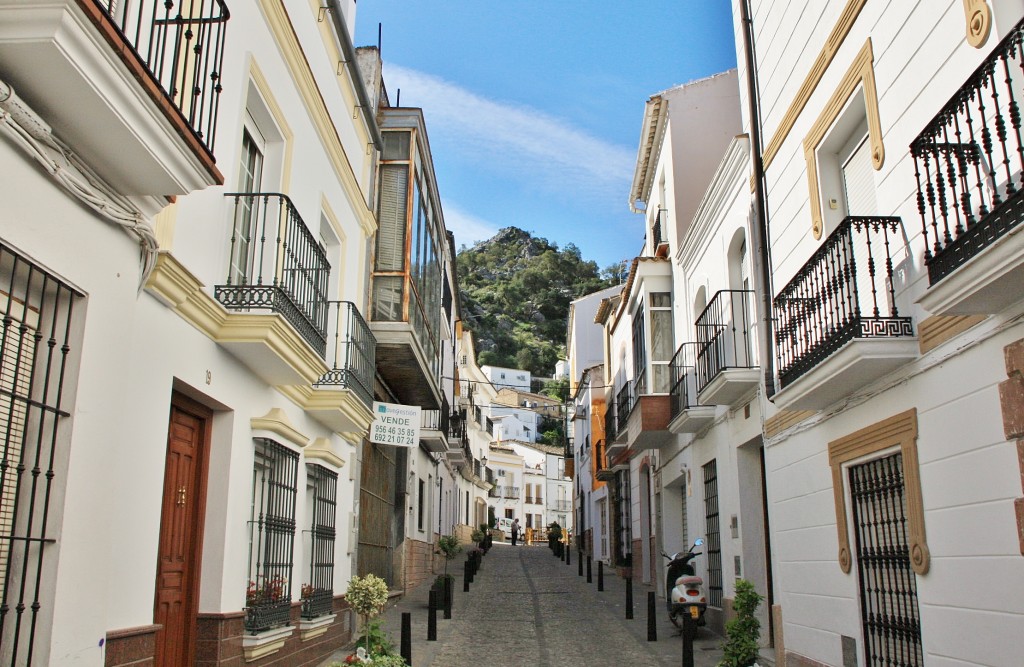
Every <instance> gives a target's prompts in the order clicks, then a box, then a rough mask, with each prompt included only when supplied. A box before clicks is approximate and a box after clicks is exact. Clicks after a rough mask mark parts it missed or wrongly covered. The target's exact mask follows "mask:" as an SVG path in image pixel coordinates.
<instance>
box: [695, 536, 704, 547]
mask: <svg viewBox="0 0 1024 667" xmlns="http://www.w3.org/2000/svg"><path fill="white" fill-rule="evenodd" d="M702 544H704V538H703V537H698V538H697V539H695V540H694V541H693V546H695V547H699V546H700V545H702Z"/></svg>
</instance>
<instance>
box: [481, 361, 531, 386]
mask: <svg viewBox="0 0 1024 667" xmlns="http://www.w3.org/2000/svg"><path fill="white" fill-rule="evenodd" d="M480 370H481V372H483V374H484V377H486V378H487V379H488V381H490V383H491V384H492V385H494V386H495V388H497V389H501V388H502V387H508V388H509V389H515V390H517V391H530V371H526V370H523V369H521V368H502V367H500V366H481V367H480Z"/></svg>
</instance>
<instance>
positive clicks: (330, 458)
mask: <svg viewBox="0 0 1024 667" xmlns="http://www.w3.org/2000/svg"><path fill="white" fill-rule="evenodd" d="M302 455H303V456H305V457H306V460H307V461H309V460H310V459H314V460H319V461H324V462H326V463H329V464H331V465H332V466H334V467H335V468H343V467H344V466H345V459H343V458H341V457H340V456H338V455H337V454H335V453H334V449H333V448H332V447H331V441H330V440H328V439H327V438H315V439H314V440H313V442H311V443H310V445H309V447H306V449H305V450H304V451H303V452H302Z"/></svg>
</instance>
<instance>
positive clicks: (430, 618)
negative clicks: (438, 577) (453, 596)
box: [427, 589, 440, 642]
mask: <svg viewBox="0 0 1024 667" xmlns="http://www.w3.org/2000/svg"><path fill="white" fill-rule="evenodd" d="M438 593H440V591H435V590H433V589H431V591H430V607H429V608H428V610H427V641H428V642H436V641H437V594H438Z"/></svg>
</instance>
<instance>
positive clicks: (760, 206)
mask: <svg viewBox="0 0 1024 667" xmlns="http://www.w3.org/2000/svg"><path fill="white" fill-rule="evenodd" d="M740 12H741V16H742V21H743V48H744V51H745V52H746V61H747V100H748V102H749V104H750V149H751V153H752V158H753V163H754V215H755V220H754V224H753V225H752V227H751V234H750V235H751V237H752V238H751V241H753V243H752V245H753V246H754V253H753V255H752V259H753V261H754V264H755V267H754V268H755V275H757V277H758V278H759V280H757V281H755V282H754V286H755V288H756V289H757V292H758V295H757V296H758V298H760V300H761V314H762V318H763V319H762V321H761V327H760V329H761V330H760V334H761V335H760V336H759V338H760V345H759V348H760V350H759V353H760V355H761V365H762V367H763V368H764V390H765V398H767V399H768V400H769V401H770V400H771V399H772V397H773V396H774V395H775V357H774V346H773V345H772V342H773V339H774V337H775V327H774V316H773V313H772V292H773V290H772V272H771V251H770V249H769V247H768V239H769V235H768V214H767V211H766V209H767V202H766V197H767V193H766V192H765V188H764V162H763V160H762V151H761V111H760V109H759V99H758V92H757V68H756V66H755V63H754V30H753V21H752V20H751V18H750V0H741V2H740Z"/></svg>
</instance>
